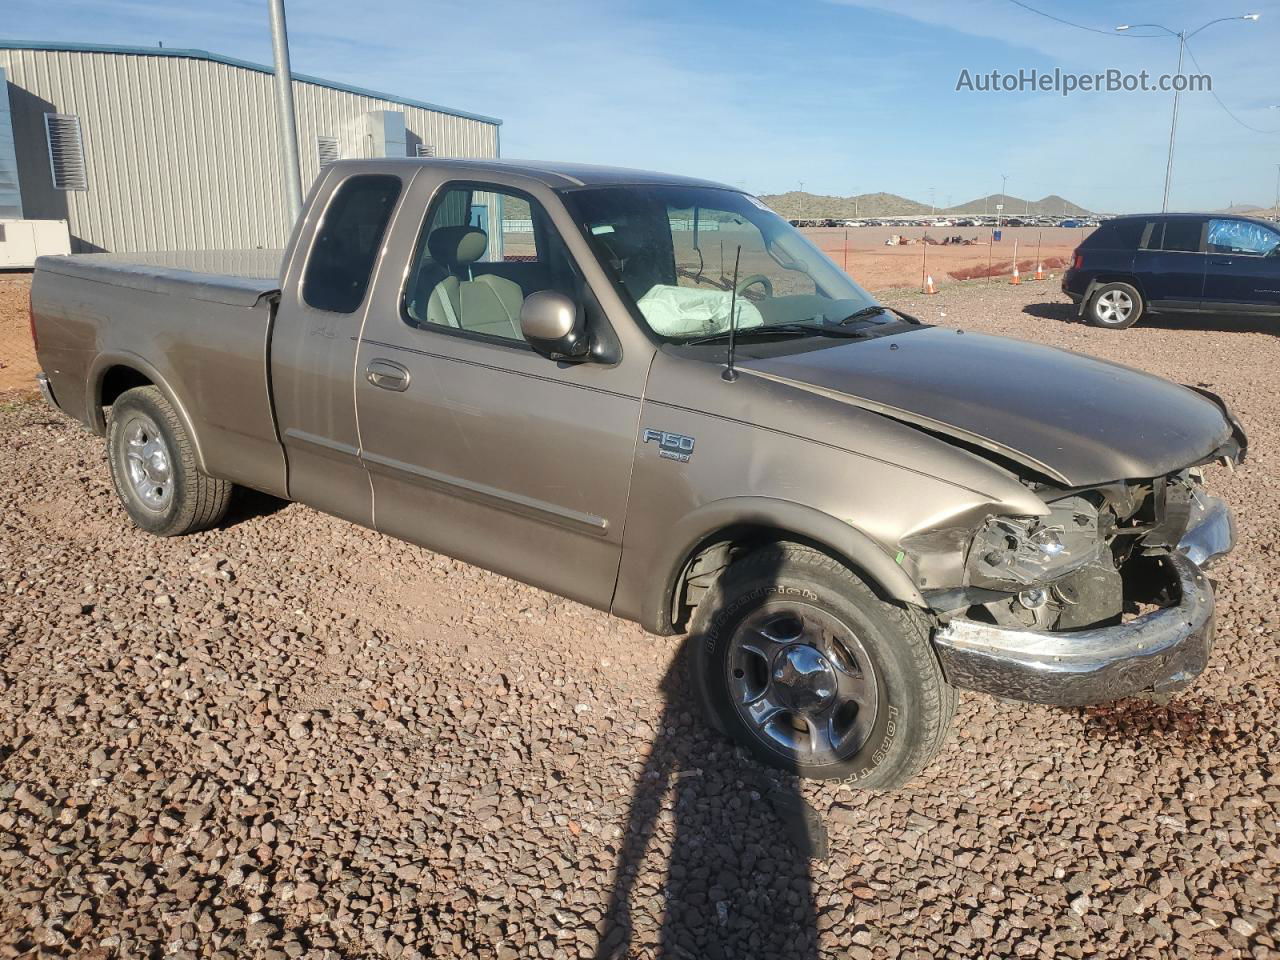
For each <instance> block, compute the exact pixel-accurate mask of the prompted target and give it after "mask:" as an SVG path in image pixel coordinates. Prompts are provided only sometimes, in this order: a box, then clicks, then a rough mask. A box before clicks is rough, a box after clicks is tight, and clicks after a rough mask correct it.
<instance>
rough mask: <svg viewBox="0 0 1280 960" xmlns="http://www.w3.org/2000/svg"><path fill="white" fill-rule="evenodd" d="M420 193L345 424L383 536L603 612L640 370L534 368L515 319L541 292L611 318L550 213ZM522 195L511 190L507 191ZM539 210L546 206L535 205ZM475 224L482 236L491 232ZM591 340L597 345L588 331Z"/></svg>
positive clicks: (633, 366) (628, 362)
mask: <svg viewBox="0 0 1280 960" xmlns="http://www.w3.org/2000/svg"><path fill="white" fill-rule="evenodd" d="M443 173H444V171H442V170H437V169H434V168H431V167H427V168H425V169H424V170H423V172H422V174H421V175H420V176H419V177H418V178H416V179H415V181H414V184H413V187H412V190H413V191H414V195H412V196H410V197H408V198H406V200H405V203H404V209H405V210H409V209H414V207H415V206H416V207H417V209H420V210H425V211H426V214H425V217H409V216H402V217H400V218H398V219H397V223H396V226H395V229H396V231H397V232H396V233H395V234H394V235H393V236H391V238H390V239H389V242H388V249H390V250H403V251H405V252H406V259H407V262H405V263H404V264H403V274H402V275H403V277H404V282H403V286H402V287H399V288H395V289H392V286H393V285H392V284H383V285H382V286H381V288H380V289H379V291H378V298H377V300H376V301H375V302H374V303H373V304H372V305H371V308H370V310H369V313H368V316H367V319H366V322H365V326H364V329H363V330H362V332H361V336H360V342H359V347H358V353H357V358H356V408H357V415H358V419H359V428H360V446H361V458H362V460H363V462H364V464H365V466H366V468H367V469H368V471H369V474H370V477H371V479H372V485H373V495H374V523H375V526H376V528H377V529H379V530H382V531H385V532H387V533H389V534H392V535H394V536H397V537H400V538H403V539H406V540H409V541H412V542H414V543H418V544H421V545H423V546H426V547H429V548H431V549H433V550H438V551H440V552H442V553H445V554H448V555H450V556H453V557H457V558H459V559H462V560H465V561H467V562H470V563H474V564H477V565H479V566H482V567H486V568H488V569H490V570H494V571H497V572H498V573H502V574H505V575H507V576H511V577H514V578H516V579H518V580H522V581H524V582H527V583H531V584H533V585H535V586H539V587H544V588H546V589H548V590H550V591H552V592H555V593H558V594H562V595H564V596H568V597H571V598H573V599H576V600H580V601H582V602H583V603H587V604H590V605H592V606H595V607H600V608H607V607H608V606H609V603H610V601H611V599H612V595H613V589H614V585H615V582H616V579H617V571H618V563H619V559H620V556H621V547H622V526H623V519H624V517H625V515H626V504H627V494H628V487H629V484H630V479H631V465H632V458H633V453H634V449H635V443H636V435H637V430H638V418H639V413H640V398H641V395H642V393H643V386H644V378H645V376H646V374H647V358H645V357H643V356H639V355H636V356H630V357H623V358H622V360H621V361H620V362H618V363H616V364H612V365H606V364H604V363H598V362H585V363H576V364H570V363H563V362H556V361H552V360H548V359H546V358H545V357H543V356H541V355H539V354H537V353H535V352H534V351H533V350H532V349H531V348H530V347H529V345H528V344H527V343H526V342H525V341H524V339H523V337H522V336H521V334H520V327H519V310H520V303H521V301H522V299H523V298H524V297H525V296H528V295H529V294H530V293H533V292H535V291H536V290H559V291H560V292H562V293H565V294H567V295H569V296H571V297H573V298H575V299H577V300H579V301H580V302H583V303H584V304H587V305H588V310H589V312H588V327H589V330H591V332H593V333H594V334H595V335H607V333H608V328H607V322H606V320H605V317H604V316H603V314H602V313H601V312H599V311H598V310H592V309H591V307H590V305H592V304H594V302H595V301H594V297H593V296H592V295H591V293H590V290H589V289H588V288H587V285H586V282H585V281H584V280H583V279H582V274H581V272H580V271H579V270H578V269H577V266H576V264H575V262H574V259H573V257H572V255H571V254H570V253H569V251H568V249H567V248H566V246H565V244H564V242H563V240H562V237H561V231H560V228H559V226H558V225H557V224H556V223H555V222H554V221H553V220H552V219H551V217H550V216H549V215H548V213H547V206H549V205H551V204H552V203H556V202H557V201H556V200H555V198H554V196H553V195H549V191H543V193H544V194H547V195H546V196H545V197H539V196H536V195H535V194H534V192H532V191H533V190H536V189H537V186H536V185H533V184H529V185H528V188H527V189H525V188H522V187H520V186H517V185H515V184H513V183H501V182H474V181H451V182H442V181H443V179H444V177H443ZM513 179H518V178H513ZM544 200H545V202H544ZM485 224H487V227H488V229H485V226H483V225H485ZM592 328H594V329H592Z"/></svg>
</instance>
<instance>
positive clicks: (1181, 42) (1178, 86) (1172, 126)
mask: <svg viewBox="0 0 1280 960" xmlns="http://www.w3.org/2000/svg"><path fill="white" fill-rule="evenodd" d="M1260 16H1262V15H1261V14H1259V13H1246V14H1245V15H1244V16H1240V17H1219V18H1218V19H1216V20H1210V21H1209V22H1208V23H1206V24H1205V25H1204V26H1202V27H1197V28H1196V29H1195V30H1192V31H1191V32H1190V33H1188V32H1187V31H1186V30H1185V29H1183V30H1178V31H1174V30H1170V29H1169V28H1168V27H1166V26H1164V25H1163V24H1160V23H1122V24H1120V26H1118V27H1116V30H1118V31H1125V30H1132V29H1134V28H1135V27H1150V28H1152V29H1155V30H1163V31H1164V32H1165V33H1167V34H1169V36H1171V37H1177V38H1178V73H1177V80H1176V81H1175V82H1174V85H1173V117H1172V119H1171V120H1170V121H1169V158H1168V159H1167V160H1166V161H1165V165H1164V201H1163V203H1162V204H1161V205H1160V212H1161V213H1166V212H1168V210H1169V185H1170V184H1171V183H1172V181H1173V143H1174V139H1175V138H1176V137H1177V134H1178V100H1179V98H1180V97H1181V95H1182V56H1183V54H1184V53H1185V52H1186V49H1187V41H1188V40H1190V39H1191V38H1192V37H1194V36H1195V35H1196V34H1197V33H1199V32H1200V31H1201V30H1204V29H1205V28H1206V27H1212V26H1213V25H1214V24H1215V23H1226V22H1227V21H1229V20H1249V21H1255V22H1256V21H1257V19H1258V17H1260Z"/></svg>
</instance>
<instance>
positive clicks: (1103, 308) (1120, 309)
mask: <svg viewBox="0 0 1280 960" xmlns="http://www.w3.org/2000/svg"><path fill="white" fill-rule="evenodd" d="M1097 313H1098V319H1099V320H1101V321H1102V322H1103V323H1123V322H1124V321H1126V320H1128V319H1129V314H1131V313H1133V298H1132V297H1131V296H1129V295H1128V294H1127V293H1125V292H1124V291H1123V290H1108V291H1107V292H1106V293H1104V294H1103V295H1102V296H1100V297H1098V306H1097Z"/></svg>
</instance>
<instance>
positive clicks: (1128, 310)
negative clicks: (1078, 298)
mask: <svg viewBox="0 0 1280 960" xmlns="http://www.w3.org/2000/svg"><path fill="white" fill-rule="evenodd" d="M1142 310H1143V303H1142V294H1140V293H1139V292H1138V291H1137V290H1136V289H1135V288H1134V287H1131V286H1130V285H1129V284H1127V283H1108V284H1104V285H1103V286H1101V287H1099V288H1098V289H1097V290H1095V291H1094V293H1093V296H1092V297H1090V299H1089V306H1088V307H1087V308H1086V309H1085V317H1086V319H1087V320H1088V321H1089V323H1091V324H1092V325H1093V326H1095V327H1105V328H1107V329H1109V330H1124V329H1125V328H1126V327H1131V326H1133V325H1134V324H1135V323H1137V321H1138V318H1139V317H1140V316H1142Z"/></svg>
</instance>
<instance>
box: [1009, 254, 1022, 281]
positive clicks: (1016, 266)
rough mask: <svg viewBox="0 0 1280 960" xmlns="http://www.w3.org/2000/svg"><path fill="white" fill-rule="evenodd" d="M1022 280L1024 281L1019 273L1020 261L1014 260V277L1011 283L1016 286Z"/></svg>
mask: <svg viewBox="0 0 1280 960" xmlns="http://www.w3.org/2000/svg"><path fill="white" fill-rule="evenodd" d="M1021 282H1022V277H1021V275H1019V273H1018V261H1016V260H1015V261H1014V262H1013V279H1012V280H1010V281H1009V283H1010V284H1012V285H1013V286H1015V287H1016V286H1017V285H1018V284H1020V283H1021Z"/></svg>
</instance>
